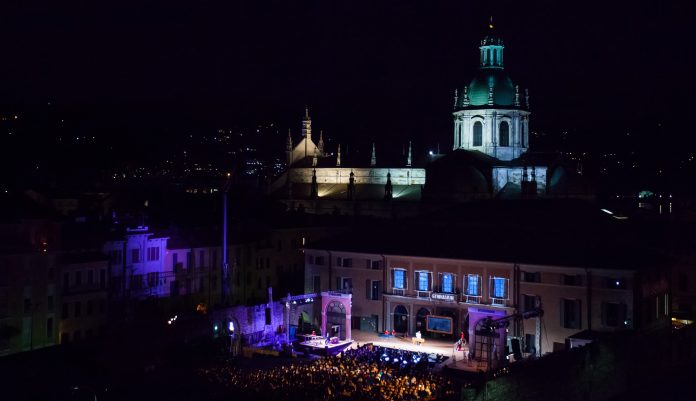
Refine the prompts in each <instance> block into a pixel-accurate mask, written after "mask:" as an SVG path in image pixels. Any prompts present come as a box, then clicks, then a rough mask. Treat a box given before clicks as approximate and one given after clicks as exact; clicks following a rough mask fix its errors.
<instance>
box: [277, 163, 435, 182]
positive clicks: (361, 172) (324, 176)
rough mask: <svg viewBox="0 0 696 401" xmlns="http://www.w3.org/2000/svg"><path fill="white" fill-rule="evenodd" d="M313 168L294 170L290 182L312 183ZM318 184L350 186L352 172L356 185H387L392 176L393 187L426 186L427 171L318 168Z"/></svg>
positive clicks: (421, 169) (416, 169) (291, 171)
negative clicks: (389, 176)
mask: <svg viewBox="0 0 696 401" xmlns="http://www.w3.org/2000/svg"><path fill="white" fill-rule="evenodd" d="M313 170H314V169H313V168H309V167H306V168H293V169H291V170H290V181H291V182H293V183H305V184H309V183H311V182H312V172H313ZM316 171H317V183H318V184H348V181H349V179H350V173H351V171H352V172H353V174H354V178H355V184H356V185H359V184H379V185H385V184H386V183H387V174H391V182H392V185H423V184H425V169H423V168H391V169H390V168H348V167H330V168H326V167H324V168H317V169H316Z"/></svg>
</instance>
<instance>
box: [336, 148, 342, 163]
mask: <svg viewBox="0 0 696 401" xmlns="http://www.w3.org/2000/svg"><path fill="white" fill-rule="evenodd" d="M336 167H341V144H340V143H339V144H338V155H337V156H336Z"/></svg>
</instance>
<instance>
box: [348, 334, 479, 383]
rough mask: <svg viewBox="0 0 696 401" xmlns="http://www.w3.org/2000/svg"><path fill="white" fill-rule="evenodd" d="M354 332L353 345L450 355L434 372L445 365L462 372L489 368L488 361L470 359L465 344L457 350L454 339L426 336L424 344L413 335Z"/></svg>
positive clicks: (475, 371)
mask: <svg viewBox="0 0 696 401" xmlns="http://www.w3.org/2000/svg"><path fill="white" fill-rule="evenodd" d="M352 334H353V341H354V344H353V345H352V347H357V346H358V345H364V344H366V343H372V344H374V345H378V346H380V347H389V348H397V349H403V350H407V351H414V352H427V353H429V354H442V355H444V356H446V357H448V358H447V360H445V361H444V362H443V363H440V364H438V365H436V366H435V367H434V369H433V371H434V372H439V371H442V370H443V369H445V367H447V369H453V370H455V371H459V372H462V373H479V372H482V371H486V369H487V366H486V365H487V363H486V362H478V361H469V360H468V358H467V355H468V350H469V349H468V347H466V346H465V347H464V348H463V349H462V350H461V351H457V350H456V346H455V344H454V342H452V341H443V340H437V339H431V338H426V339H425V342H424V343H422V345H417V344H414V343H413V340H412V338H413V337H390V338H385V337H381V336H380V335H379V334H378V333H370V332H365V331H360V330H353V332H352Z"/></svg>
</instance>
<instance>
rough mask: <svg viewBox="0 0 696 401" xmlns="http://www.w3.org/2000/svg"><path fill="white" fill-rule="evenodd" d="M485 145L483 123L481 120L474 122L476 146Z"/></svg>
mask: <svg viewBox="0 0 696 401" xmlns="http://www.w3.org/2000/svg"><path fill="white" fill-rule="evenodd" d="M481 145H483V124H481V121H476V122H475V123H474V146H481Z"/></svg>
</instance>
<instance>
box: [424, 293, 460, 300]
mask: <svg viewBox="0 0 696 401" xmlns="http://www.w3.org/2000/svg"><path fill="white" fill-rule="evenodd" d="M430 298H431V299H435V300H437V301H450V302H454V301H455V294H445V293H441V292H433V293H431V294H430Z"/></svg>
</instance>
